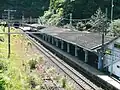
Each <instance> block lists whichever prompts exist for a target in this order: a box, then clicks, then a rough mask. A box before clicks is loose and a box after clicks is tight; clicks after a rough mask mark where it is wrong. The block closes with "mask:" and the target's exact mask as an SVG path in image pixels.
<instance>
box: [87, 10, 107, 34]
mask: <svg viewBox="0 0 120 90" xmlns="http://www.w3.org/2000/svg"><path fill="white" fill-rule="evenodd" d="M106 20H107V18H106V15H105V14H104V13H103V12H102V11H101V9H100V8H98V9H97V11H96V12H95V14H93V15H92V16H91V20H90V21H89V22H88V23H87V24H89V25H91V26H92V28H91V30H92V31H94V32H102V30H103V29H105V27H107V21H106Z"/></svg>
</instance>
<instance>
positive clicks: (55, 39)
mask: <svg viewBox="0 0 120 90" xmlns="http://www.w3.org/2000/svg"><path fill="white" fill-rule="evenodd" d="M55 41H56V46H57V47H58V39H55Z"/></svg>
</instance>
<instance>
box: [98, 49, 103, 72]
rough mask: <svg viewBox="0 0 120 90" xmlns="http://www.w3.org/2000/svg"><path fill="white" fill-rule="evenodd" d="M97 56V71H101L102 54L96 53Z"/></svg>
mask: <svg viewBox="0 0 120 90" xmlns="http://www.w3.org/2000/svg"><path fill="white" fill-rule="evenodd" d="M98 53H99V55H98V69H99V70H102V67H103V63H102V53H101V51H99V52H98Z"/></svg>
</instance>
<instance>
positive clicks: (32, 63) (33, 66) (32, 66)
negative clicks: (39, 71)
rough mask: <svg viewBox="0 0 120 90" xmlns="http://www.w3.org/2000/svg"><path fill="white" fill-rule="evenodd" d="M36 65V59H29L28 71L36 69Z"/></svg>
mask: <svg viewBox="0 0 120 90" xmlns="http://www.w3.org/2000/svg"><path fill="white" fill-rule="evenodd" d="M36 64H37V60H36V59H31V60H30V61H29V66H30V69H35V68H36Z"/></svg>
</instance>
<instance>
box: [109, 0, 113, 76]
mask: <svg viewBox="0 0 120 90" xmlns="http://www.w3.org/2000/svg"><path fill="white" fill-rule="evenodd" d="M113 8H114V0H112V1H111V31H112V30H113ZM113 48H114V46H112V55H113V56H112V60H111V72H110V76H111V75H112V73H113V58H114V53H113Z"/></svg>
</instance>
